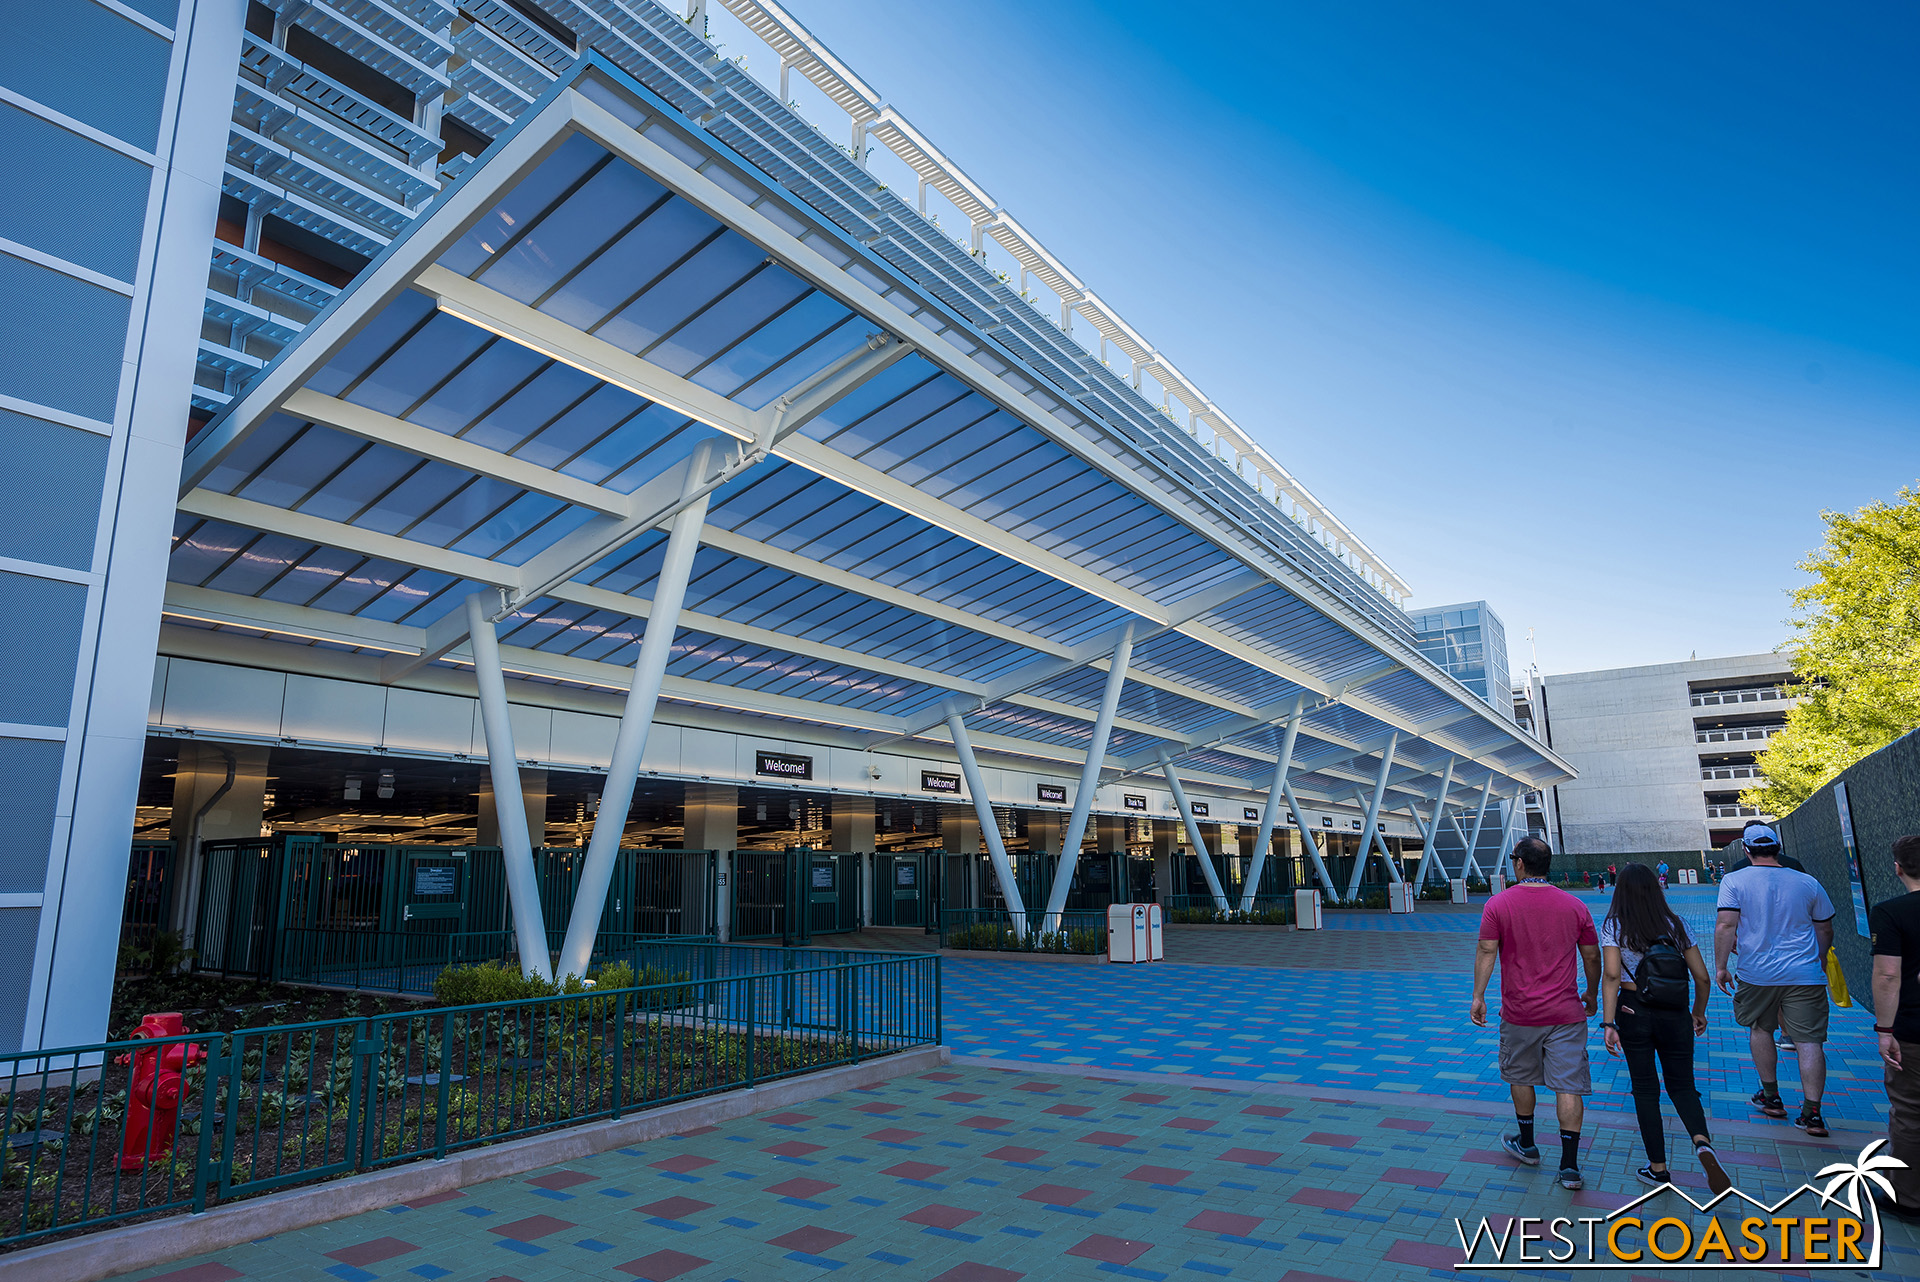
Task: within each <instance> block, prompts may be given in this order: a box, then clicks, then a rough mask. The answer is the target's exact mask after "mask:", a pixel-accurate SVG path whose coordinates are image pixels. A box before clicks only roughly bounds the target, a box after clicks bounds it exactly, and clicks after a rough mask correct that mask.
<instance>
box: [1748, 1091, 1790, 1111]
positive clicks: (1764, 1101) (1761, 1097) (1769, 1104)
mask: <svg viewBox="0 0 1920 1282" xmlns="http://www.w3.org/2000/svg"><path fill="white" fill-rule="evenodd" d="M1752 1098H1753V1106H1754V1107H1755V1108H1757V1109H1759V1110H1760V1111H1761V1112H1762V1113H1765V1114H1766V1115H1767V1116H1768V1117H1785V1116H1786V1115H1787V1106H1786V1104H1784V1103H1783V1102H1781V1099H1780V1097H1779V1096H1778V1095H1769V1094H1767V1093H1766V1092H1765V1091H1755V1092H1754V1093H1753V1097H1752Z"/></svg>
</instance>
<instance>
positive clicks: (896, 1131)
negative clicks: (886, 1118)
mask: <svg viewBox="0 0 1920 1282" xmlns="http://www.w3.org/2000/svg"><path fill="white" fill-rule="evenodd" d="M925 1134H926V1132H925V1131H903V1130H901V1129H900V1128H899V1127H897V1126H889V1127H887V1128H886V1129H885V1130H881V1131H875V1132H874V1133H873V1134H871V1135H869V1136H867V1138H868V1139H870V1140H873V1141H874V1142H875V1143H878V1144H905V1143H906V1142H907V1141H908V1140H917V1139H919V1138H920V1137H921V1136H922V1135H925Z"/></svg>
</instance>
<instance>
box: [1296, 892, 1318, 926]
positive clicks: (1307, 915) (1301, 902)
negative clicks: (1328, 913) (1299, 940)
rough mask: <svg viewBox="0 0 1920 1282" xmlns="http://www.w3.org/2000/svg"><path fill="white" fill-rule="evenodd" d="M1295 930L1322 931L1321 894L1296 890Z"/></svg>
mask: <svg viewBox="0 0 1920 1282" xmlns="http://www.w3.org/2000/svg"><path fill="white" fill-rule="evenodd" d="M1293 928H1294V929H1295V930H1320V929H1322V923H1321V920H1320V892H1319V891H1317V890H1296V891H1294V892H1293Z"/></svg>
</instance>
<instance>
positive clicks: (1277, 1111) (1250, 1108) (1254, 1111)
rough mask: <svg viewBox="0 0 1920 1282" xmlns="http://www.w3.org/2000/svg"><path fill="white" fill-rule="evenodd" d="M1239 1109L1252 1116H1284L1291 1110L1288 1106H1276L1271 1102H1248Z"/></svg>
mask: <svg viewBox="0 0 1920 1282" xmlns="http://www.w3.org/2000/svg"><path fill="white" fill-rule="evenodd" d="M1240 1111H1241V1112H1242V1113H1246V1114H1248V1115H1250V1116H1252V1117H1285V1116H1286V1115H1287V1114H1288V1113H1291V1112H1293V1110H1292V1109H1290V1108H1278V1107H1276V1106H1274V1105H1272V1104H1249V1105H1247V1107H1245V1108H1243V1109H1241V1110H1240Z"/></svg>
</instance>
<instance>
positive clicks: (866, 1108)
mask: <svg viewBox="0 0 1920 1282" xmlns="http://www.w3.org/2000/svg"><path fill="white" fill-rule="evenodd" d="M853 1111H854V1112H856V1113H868V1114H872V1115H874V1116H879V1115H881V1114H884V1113H898V1112H899V1111H900V1106H899V1105H898V1104H862V1105H861V1106H860V1107H859V1108H856V1109H854V1110H853Z"/></svg>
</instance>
